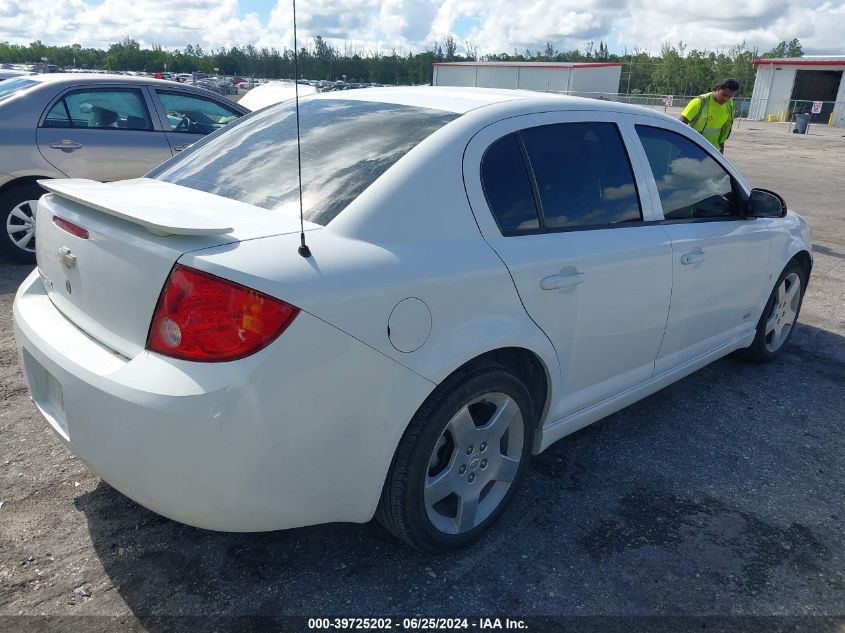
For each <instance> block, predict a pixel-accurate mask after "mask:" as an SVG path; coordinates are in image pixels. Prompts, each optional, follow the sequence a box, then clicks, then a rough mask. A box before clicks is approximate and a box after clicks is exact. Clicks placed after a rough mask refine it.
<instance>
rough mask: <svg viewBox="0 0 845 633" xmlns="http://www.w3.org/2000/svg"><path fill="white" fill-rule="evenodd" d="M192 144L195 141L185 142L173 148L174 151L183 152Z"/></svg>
mask: <svg viewBox="0 0 845 633" xmlns="http://www.w3.org/2000/svg"><path fill="white" fill-rule="evenodd" d="M191 145H193V143H185V144H184V145H177V146H176V147H174V148H173V151H174V152H181V151H183V150H186V149H188V148H189V147H190V146H191Z"/></svg>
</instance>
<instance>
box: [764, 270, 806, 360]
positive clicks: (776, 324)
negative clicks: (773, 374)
mask: <svg viewBox="0 0 845 633" xmlns="http://www.w3.org/2000/svg"><path fill="white" fill-rule="evenodd" d="M800 306H801V277H800V276H799V275H798V273H790V274H789V275H787V276H786V277H784V279H783V281H781V283H780V285H779V286H778V288H777V294H776V296H775V301H774V305H772V309H771V312H770V313H769V316H768V318H767V319H766V329H765V335H766V339H765V340H766V349H767V350H768V351H769V352H771V353H774V352H776V351H778V350H779V349H780V348H781V347H782V346H783V344H784V343H785V342H786V339H787V338H789V333H790V332H791V331H792V327H793V326H794V325H795V320H796V319H797V318H798V309H799V307H800Z"/></svg>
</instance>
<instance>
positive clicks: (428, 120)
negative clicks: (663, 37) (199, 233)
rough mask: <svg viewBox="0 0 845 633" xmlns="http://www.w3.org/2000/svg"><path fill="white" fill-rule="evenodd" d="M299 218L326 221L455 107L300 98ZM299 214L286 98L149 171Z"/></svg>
mask: <svg viewBox="0 0 845 633" xmlns="http://www.w3.org/2000/svg"><path fill="white" fill-rule="evenodd" d="M299 110H300V111H299V117H300V134H301V137H302V145H301V152H302V206H303V213H304V216H305V219H306V220H308V221H310V222H314V223H316V224H322V225H326V224H328V223H329V222H331V220H332V219H334V218H335V217H336V216H337V215H338V214H339V213H340V212H341V211H343V209H345V208H346V207H347V206H348V205H349V203H351V202H352V201H353V200H354V199H355V198H356V197H357V196H358V195H359V194H360V193H361V192H362V191H364V190H365V189H366V188H367V187H369V186H370V185H371V184H372V183H373V182H374V181H375V180H376V178H378V177H379V176H380V175H381V174H383V173H384V172H385V171H387V169H388V168H389V167H390V166H391V165H393V164H394V163H395V162H396V161H398V160H399V159H400V158H402V156H404V155H405V154H407V153H408V152H409V151H410V150H411V149H412V148H413V147H414V146H416V145H417V144H418V143H420V142H421V141H422V140H423V139H425V138H426V137H427V136H429V135H430V134H432V133H433V132H435V131H436V130H438V129H439V128H441V127H442V126H444V125H445V124H446V123H448V122H449V121H451V120H453V119H454V118H456V117H457V116H458V115H457V114H455V113H452V112H444V111H442V110H430V109H425V108H416V107H410V106H404V105H395V104H391V103H377V102H370V101H346V100H341V99H325V100H324V99H315V100H309V101H303V102H300V104H299ZM149 177H154V178H158V179H159V180H164V181H166V182H172V183H175V184H177V185H182V186H185V187H191V188H192V189H199V190H200V191H206V192H208V193H213V194H216V195H218V196H223V197H226V198H232V199H234V200H239V201H241V202H247V203H249V204H254V205H257V206H259V207H264V208H265V209H272V210H274V211H280V212H282V213H287V214H290V215H293V216H296V217H297V218H298V217H299V184H298V179H297V159H296V111H295V106H294V103H293V102H291V101H286V102H284V103H281V104H278V105H276V106H272V107H269V108H267V109H265V110H261V111H259V112H257V113H255V114H254V115H252V116H248V117H245V118H244V119H242V120H241V121H239V122H237V123H234V124H232V125H231V126H229V127H227V128H225V129H224V130H223V131H221V132H220V133H218V134H216V135H215V136H214V137H211V138H209V139H208V141H207V142H205V143H203V145H202V146H201V147H198V148H197V149H196V150H195V151H193V152H191V153H190V154H188V155H186V156H185V158H184V159H182V160H176V161H175V162H168V163H166V164H165V165H163V166H162V168H160V169H156V170H154V171H152V172H151V173H150V174H149Z"/></svg>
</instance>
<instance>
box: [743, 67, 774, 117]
mask: <svg viewBox="0 0 845 633" xmlns="http://www.w3.org/2000/svg"><path fill="white" fill-rule="evenodd" d="M774 74H775V67H774V66H758V67H757V78H756V79H755V80H754V92H752V93H751V108H750V109H749V110H748V118H749V119H752V120H754V121H760V120H762V119H765V118H766V107H767V105H768V103H769V92H770V91H771V89H772V79H773V77H774Z"/></svg>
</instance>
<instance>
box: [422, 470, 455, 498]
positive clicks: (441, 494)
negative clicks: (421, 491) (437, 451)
mask: <svg viewBox="0 0 845 633" xmlns="http://www.w3.org/2000/svg"><path fill="white" fill-rule="evenodd" d="M453 492H455V483H454V481H452V466H451V465H450V466H448V467H447V468H446V470H444V471H443V472H441V473H438V474H437V475H435V476H434V477H430V478H428V479H427V480H426V485H425V502H426V504H428V505H434V504H435V503H437V502H439V501H442V500H443V499H445V498H446V497H448V496H449V495H450V494H452V493H453Z"/></svg>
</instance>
